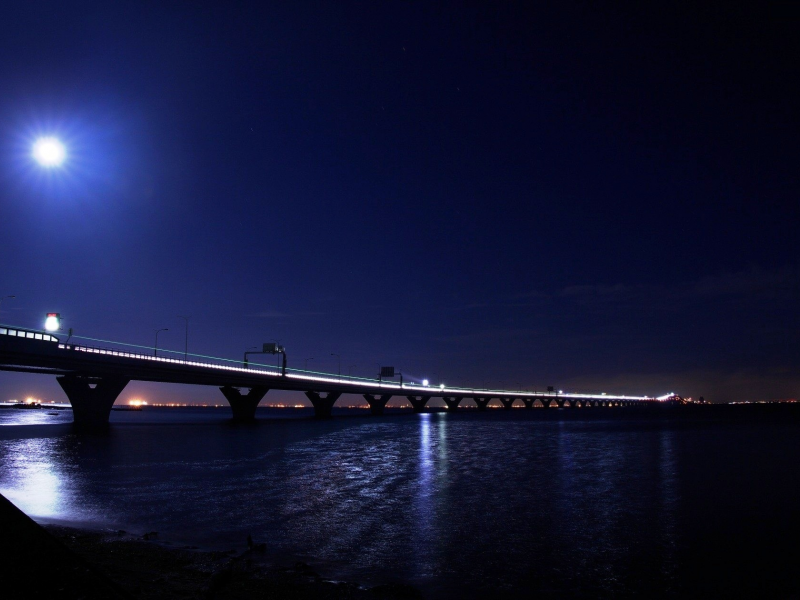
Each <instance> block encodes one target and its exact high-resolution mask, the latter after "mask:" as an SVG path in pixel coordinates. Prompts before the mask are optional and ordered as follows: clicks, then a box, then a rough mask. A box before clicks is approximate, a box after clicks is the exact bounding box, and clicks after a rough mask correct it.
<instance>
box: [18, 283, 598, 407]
mask: <svg viewBox="0 0 800 600" xmlns="http://www.w3.org/2000/svg"><path fill="white" fill-rule="evenodd" d="M10 297H12V298H13V296H10ZM44 328H45V330H46V331H49V332H54V331H58V330H60V329H61V315H60V314H59V313H47V317H46V318H45V320H44ZM160 331H166V330H163V329H162V330H160ZM157 335H158V334H156V336H157ZM156 345H158V337H156ZM422 386H423V387H430V381H429V380H427V379H423V380H422ZM444 388H445V385H444V384H443V383H440V384H439V389H440V390H443V389H444ZM547 391H548V392H553V391H554V390H553V388H552V387H549V388H548V389H547ZM557 393H558V394H563V393H564V390H558V392H557ZM603 396H605V394H603Z"/></svg>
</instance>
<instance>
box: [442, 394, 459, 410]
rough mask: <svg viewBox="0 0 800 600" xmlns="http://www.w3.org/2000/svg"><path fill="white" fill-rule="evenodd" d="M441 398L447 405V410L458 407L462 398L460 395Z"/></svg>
mask: <svg viewBox="0 0 800 600" xmlns="http://www.w3.org/2000/svg"><path fill="white" fill-rule="evenodd" d="M442 400H444V403H445V404H446V405H447V410H455V409H457V408H458V405H459V404H461V400H463V398H462V397H461V396H443V397H442Z"/></svg>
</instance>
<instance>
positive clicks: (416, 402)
mask: <svg viewBox="0 0 800 600" xmlns="http://www.w3.org/2000/svg"><path fill="white" fill-rule="evenodd" d="M406 398H408V401H409V402H411V406H412V407H413V408H414V412H415V413H421V412H422V411H424V410H425V405H426V404H427V403H428V400H430V399H431V397H430V396H406Z"/></svg>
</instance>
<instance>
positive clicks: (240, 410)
mask: <svg viewBox="0 0 800 600" xmlns="http://www.w3.org/2000/svg"><path fill="white" fill-rule="evenodd" d="M219 391H221V392H222V393H223V395H224V396H225V399H226V400H227V401H228V404H230V405H231V410H232V411H233V420H234V421H253V420H255V418H256V408H258V403H259V402H261V399H262V398H263V397H264V396H265V395H266V394H267V392H268V391H269V388H267V387H264V386H256V387H253V388H250V391H249V392H247V394H242V392H241V391H240V390H239V388H235V387H231V386H229V385H226V386H225V387H221V388H219Z"/></svg>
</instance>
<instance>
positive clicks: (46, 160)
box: [33, 137, 67, 168]
mask: <svg viewBox="0 0 800 600" xmlns="http://www.w3.org/2000/svg"><path fill="white" fill-rule="evenodd" d="M66 157H67V151H66V150H65V149H64V144H62V143H61V142H60V141H58V140H57V139H56V138H54V137H44V138H39V139H38V140H36V143H35V144H34V145H33V158H35V159H36V162H38V163H39V164H40V165H42V166H43V167H48V168H49V167H57V166H59V165H60V164H61V163H63V162H64V159H65V158H66Z"/></svg>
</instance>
